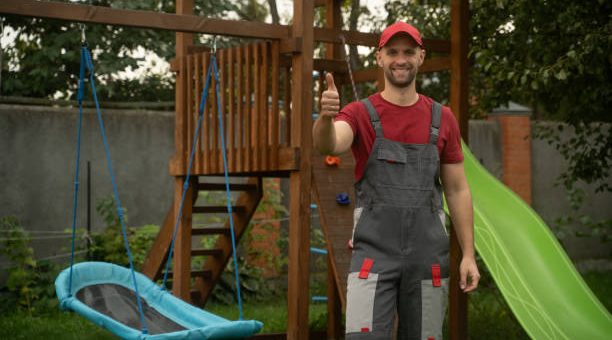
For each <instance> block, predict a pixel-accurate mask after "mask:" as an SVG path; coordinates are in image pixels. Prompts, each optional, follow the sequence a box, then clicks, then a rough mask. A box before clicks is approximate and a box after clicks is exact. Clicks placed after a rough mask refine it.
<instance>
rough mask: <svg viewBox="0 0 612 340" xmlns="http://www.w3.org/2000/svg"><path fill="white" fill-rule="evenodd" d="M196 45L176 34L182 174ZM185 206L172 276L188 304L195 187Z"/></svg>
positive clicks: (188, 2)
mask: <svg viewBox="0 0 612 340" xmlns="http://www.w3.org/2000/svg"><path fill="white" fill-rule="evenodd" d="M176 12H177V13H178V14H191V13H192V12H193V0H177V2H176ZM191 45H193V35H192V34H190V33H177V34H176V58H177V59H178V60H180V61H181V67H180V71H179V72H178V73H177V75H176V84H177V85H176V90H175V91H176V92H175V101H176V118H175V124H176V126H175V130H174V131H175V132H174V144H175V155H174V158H175V159H177V160H178V164H179V167H180V168H181V170H184V169H185V157H184V156H185V154H186V153H185V150H186V148H187V145H186V144H185V136H187V135H188V132H187V131H186V130H185V127H186V124H185V123H184V122H186V119H187V114H188V105H189V104H188V103H187V98H186V93H187V91H188V90H189V86H188V83H187V75H186V72H185V71H186V70H185V67H184V63H185V62H186V60H185V56H186V55H187V49H188V48H189V46H191ZM185 179H186V178H185V177H182V176H178V177H175V179H174V214H173V217H174V220H176V217H177V216H178V215H179V212H180V208H181V207H180V204H179V202H180V201H181V197H182V191H183V186H184V184H185ZM185 197H186V202H185V205H184V208H183V211H182V215H181V219H180V221H179V225H178V228H179V229H178V232H177V235H176V240H175V250H174V254H173V256H174V257H173V259H172V260H173V261H172V263H173V272H174V275H173V276H172V293H173V294H174V296H177V297H179V298H181V299H183V300H185V301H187V302H189V301H190V299H191V296H190V293H189V291H190V288H191V276H190V275H191V207H192V205H193V202H192V199H191V198H192V186H191V185H189V189H188V191H187V193H186V196H185Z"/></svg>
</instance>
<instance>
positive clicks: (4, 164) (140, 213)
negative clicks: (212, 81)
mask: <svg viewBox="0 0 612 340" xmlns="http://www.w3.org/2000/svg"><path fill="white" fill-rule="evenodd" d="M77 112H78V111H77V110H76V109H70V108H53V107H40V106H14V105H0V216H7V215H15V216H17V217H18V218H19V219H20V220H21V222H22V224H23V225H24V226H25V227H26V228H27V229H28V230H31V231H33V236H34V237H43V236H45V237H48V236H49V235H48V234H45V235H42V236H41V234H40V233H38V231H40V230H47V231H62V230H65V229H68V228H70V227H71V213H72V212H71V209H72V193H73V186H74V185H73V176H74V157H75V140H76V117H77ZM103 114H104V120H105V127H106V132H107V135H108V140H109V145H110V150H111V156H112V161H113V166H114V170H115V175H116V180H117V183H118V186H119V195H120V199H121V201H122V204H123V206H124V207H126V208H127V215H128V217H129V221H128V225H130V226H140V225H143V224H148V223H153V224H158V225H159V224H161V222H162V220H163V218H164V216H165V214H166V212H167V211H168V209H169V207H170V204H171V202H172V193H173V191H172V190H173V186H172V178H171V177H170V176H169V175H168V160H169V158H170V157H171V155H172V154H173V152H174V142H173V139H174V114H173V112H160V111H127V110H108V109H105V110H103ZM532 147H533V163H532V168H533V207H534V208H535V210H536V211H537V212H538V213H539V214H540V215H542V217H543V218H544V220H546V221H547V222H548V223H549V224H550V223H552V222H553V221H554V220H555V219H557V218H559V217H562V216H563V215H565V214H568V213H570V209H569V204H568V203H567V200H566V199H565V193H564V190H563V189H562V188H559V187H556V186H555V185H554V181H555V178H556V177H557V176H558V174H559V173H560V171H562V169H564V168H565V162H564V160H563V158H562V157H561V156H560V155H559V154H558V153H557V151H556V150H555V149H554V148H552V147H551V146H549V145H547V144H546V143H544V142H542V141H539V140H534V141H533V144H532ZM470 148H471V150H472V152H473V153H474V154H475V155H476V157H477V158H478V159H480V161H481V162H482V163H483V164H484V166H485V167H486V168H487V169H489V171H491V172H492V173H493V174H494V175H495V176H497V177H498V178H502V175H503V174H502V165H501V164H502V150H501V143H500V129H499V125H498V122H495V121H470ZM88 160H89V161H91V164H92V165H91V166H92V197H93V198H92V200H93V204H94V208H93V223H92V224H93V229H94V230H99V229H101V228H102V227H103V226H104V225H103V222H102V221H101V219H100V218H99V216H98V215H97V213H96V212H95V202H96V201H98V200H99V199H100V198H106V197H110V196H111V195H112V187H111V183H110V177H109V175H108V169H107V165H106V160H105V156H104V150H103V146H102V140H101V137H100V132H99V128H98V125H97V119H96V117H95V111H93V110H87V111H86V112H85V118H84V122H83V133H82V150H81V161H82V167H81V181H80V183H81V184H80V188H79V191H80V196H79V220H78V226H79V227H81V228H85V190H86V177H85V162H86V161H88ZM611 206H612V195H610V194H598V195H591V196H590V198H589V199H587V201H586V202H585V207H586V208H585V211H584V212H585V213H588V214H591V215H592V216H593V217H596V218H607V219H611V218H612V209H610V208H609V207H611ZM564 245H565V246H566V249H567V250H568V252H569V254H570V256H571V257H572V258H574V259H578V260H579V259H584V258H589V257H600V258H610V257H611V255H612V251H611V249H610V247H611V245H610V244H603V245H601V244H600V243H599V242H598V241H597V240H593V239H590V240H585V239H579V238H572V237H570V238H568V239H566V240H565V241H564ZM34 247H35V250H36V256H37V257H39V258H40V257H48V256H55V255H60V254H62V253H66V250H67V249H69V239H67V238H52V239H44V240H38V241H37V242H35V243H34Z"/></svg>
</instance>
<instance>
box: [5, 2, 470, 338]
mask: <svg viewBox="0 0 612 340" xmlns="http://www.w3.org/2000/svg"><path fill="white" fill-rule="evenodd" d="M450 3H451V39H450V41H444V40H433V39H425V41H424V44H425V46H426V49H427V50H428V51H430V52H435V53H436V54H437V55H444V56H443V57H435V58H428V59H426V61H425V64H424V65H423V67H422V68H421V69H420V70H419V71H420V72H421V73H423V72H432V71H441V70H450V74H451V82H450V107H451V109H452V111H453V112H454V114H455V115H456V117H457V119H458V121H459V126H460V129H461V133H462V136H463V138H464V140H466V141H467V138H468V135H467V132H468V129H467V124H468V60H467V53H468V38H469V32H468V16H469V3H468V1H467V0H451V1H450ZM341 4H342V1H340V0H295V1H294V8H293V24H292V25H273V24H265V23H257V22H247V21H239V22H238V21H233V20H221V19H209V18H204V17H199V16H195V15H193V8H194V0H176V14H170V13H160V12H153V11H134V10H122V9H114V8H108V7H98V6H90V5H78V4H68V3H57V2H52V1H51V2H38V1H34V0H3V1H1V2H0V13H2V14H8V15H19V16H30V17H39V18H49V19H56V20H67V21H73V22H81V23H88V24H108V25H119V26H130V27H140V28H143V29H161V30H170V31H174V32H176V56H175V58H174V59H173V60H172V61H171V67H172V70H173V71H174V72H175V73H176V97H175V98H176V99H175V110H176V115H175V135H174V136H175V154H174V156H173V157H172V159H171V160H170V164H169V172H170V175H171V176H173V178H174V183H175V184H174V192H173V197H174V204H173V205H172V206H171V207H169V210H168V213H167V216H166V218H165V220H164V222H163V224H162V227H161V229H160V232H159V234H158V236H157V239H156V240H155V244H154V246H153V248H152V249H151V250H150V252H149V256H148V258H147V260H146V263H145V264H144V266H143V269H142V272H143V274H145V275H147V276H148V277H150V278H152V279H155V278H158V277H159V275H160V273H161V271H162V267H163V264H164V259H165V258H166V256H167V254H168V251H169V248H170V242H171V239H172V230H173V228H174V220H175V218H176V216H177V215H178V209H179V204H178V202H180V200H181V192H182V188H183V185H184V182H185V176H186V173H187V165H188V159H189V152H190V150H191V147H192V145H191V144H192V140H193V138H194V131H195V122H196V121H197V115H198V103H199V102H200V99H201V98H200V96H201V93H202V89H203V87H204V84H203V79H204V76H205V72H206V69H207V68H208V64H209V63H210V53H211V52H210V50H209V49H206V48H203V47H202V46H196V45H194V34H212V35H224V36H235V37H244V38H253V39H257V40H254V41H253V42H252V43H249V44H245V45H240V46H235V47H231V48H227V49H221V50H218V51H216V53H217V58H218V62H219V72H220V84H219V85H220V88H221V91H220V93H219V96H220V98H219V99H220V102H221V105H222V108H223V112H224V114H225V116H224V122H223V126H224V127H225V135H226V138H227V145H226V146H227V147H226V150H222V148H221V146H220V143H219V142H218V130H219V124H220V122H219V121H218V120H217V116H216V115H215V109H214V106H213V105H216V103H217V98H216V97H215V96H216V94H215V91H210V92H209V96H210V97H209V100H208V103H209V107H207V108H206V109H205V111H204V118H203V119H204V121H203V130H202V131H201V133H200V135H199V136H197V138H198V143H197V150H196V154H195V162H194V165H193V168H192V176H193V177H192V180H191V181H190V183H189V184H188V185H189V192H188V193H187V198H188V199H187V201H186V204H185V206H184V210H183V213H182V219H181V221H180V229H179V233H178V236H177V239H176V244H175V252H174V258H173V272H172V290H173V293H174V295H176V296H178V297H180V298H182V299H184V300H185V301H188V302H191V303H193V304H196V305H200V306H203V305H204V304H205V303H206V300H207V299H208V297H209V295H210V293H211V292H212V289H213V288H214V286H215V283H216V282H217V280H218V279H219V277H220V275H221V273H222V271H223V269H224V268H225V266H226V264H227V261H228V259H229V258H230V257H231V256H232V254H231V252H232V250H231V249H232V247H231V240H230V233H229V223H226V224H225V226H224V227H217V228H211V227H208V228H192V215H193V214H214V213H219V212H224V211H225V207H217V206H200V205H197V203H196V199H197V193H198V192H199V191H215V190H225V186H224V185H220V184H218V183H214V182H207V181H206V179H207V176H219V175H223V162H222V158H221V155H222V153H223V152H226V153H227V159H228V170H229V174H230V176H232V177H233V178H240V180H237V181H234V182H233V183H232V184H231V189H232V190H233V191H235V192H239V193H240V194H239V196H238V198H237V200H236V201H235V203H234V205H235V206H234V209H233V210H234V213H233V214H234V215H233V216H234V223H235V232H236V237H237V239H239V238H240V236H241V235H242V234H243V232H244V231H245V230H246V227H247V226H248V224H249V222H250V219H251V217H252V215H253V213H254V212H255V209H256V208H257V205H258V203H259V201H260V200H261V198H262V193H263V189H262V178H263V177H288V178H289V183H290V184H289V186H290V206H289V213H290V217H289V218H290V220H289V254H288V256H289V267H288V268H289V269H288V271H289V272H288V292H287V299H288V324H287V336H286V338H287V339H308V338H309V329H308V309H309V301H310V296H309V264H310V224H311V202H312V200H313V196H314V199H315V200H316V202H317V203H318V206H319V209H320V216H321V225H322V228H323V230H324V233H325V235H326V240H327V244H328V249H327V250H328V254H329V256H328V259H329V261H328V263H329V266H328V268H329V275H328V276H329V283H330V284H329V285H328V286H329V287H330V288H329V289H328V329H327V338H328V339H337V338H341V337H342V330H341V326H340V321H341V315H342V314H341V309H342V308H343V306H344V303H345V302H344V299H345V292H346V287H345V286H346V275H347V269H348V260H349V259H350V253H349V251H348V250H347V248H346V242H347V240H348V239H349V238H350V233H351V229H352V209H351V207H350V206H349V207H346V206H338V205H336V204H335V202H334V200H333V198H332V199H331V200H330V197H332V196H333V197H335V195H336V193H338V191H339V190H341V191H346V192H350V191H351V190H352V187H351V186H352V178H353V175H352V167H351V163H352V157H350V155H344V156H343V158H342V159H343V162H342V166H341V167H339V168H336V169H332V168H329V167H325V166H324V165H323V161H322V157H321V156H320V155H316V154H315V152H314V151H313V147H312V137H311V136H312V134H311V129H312V112H313V109H314V108H313V98H314V97H315V96H318V95H319V94H318V93H316V92H315V90H314V89H315V88H318V89H321V88H323V86H322V85H323V84H322V79H323V77H319V79H318V80H313V76H312V75H313V71H320V72H323V71H326V72H333V73H334V74H335V76H336V81H337V83H343V82H344V83H346V82H347V81H348V80H349V76H348V69H347V65H346V63H345V61H344V53H345V52H344V51H345V50H344V48H343V45H342V43H343V40H342V39H345V41H346V43H347V44H352V45H363V46H369V47H375V46H377V43H378V34H375V33H363V32H354V31H343V30H342V27H343V23H342V16H341V12H340V10H341ZM320 7H323V8H324V10H325V27H313V25H314V14H315V9H316V8H320ZM319 43H322V44H324V48H325V57H324V58H321V59H316V58H314V50H315V47H317V46H318V45H317V44H319ZM354 79H355V81H356V82H357V83H360V82H376V81H378V84H379V86H382V84H384V82H382V81H380V80H381V79H382V72H379V70H378V69H376V68H374V69H367V70H359V71H356V72H354ZM315 82H319V84H318V85H319V86H318V87H315V85H316V84H315ZM213 88H214V87H213ZM281 103H282V105H281ZM281 106H282V107H281ZM245 178H246V179H245ZM351 201H352V200H351ZM198 235H218V236H217V241H216V244H215V246H214V247H212V248H210V249H197V248H196V249H192V237H193V236H198ZM195 256H204V257H205V261H204V264H203V267H202V268H198V269H197V270H192V257H195ZM459 260H460V250H459V246H458V243H457V241H456V238H455V236H454V233H452V232H451V268H452V269H451V284H450V305H449V306H450V308H449V313H450V317H449V334H450V338H451V339H466V338H467V296H466V295H465V294H463V293H462V292H461V291H460V290H459V285H458V283H457V282H458V267H459V266H458V265H459ZM192 278H193V279H194V280H193V282H195V284H194V285H192ZM262 337H264V336H262Z"/></svg>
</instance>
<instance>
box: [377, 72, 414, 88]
mask: <svg viewBox="0 0 612 340" xmlns="http://www.w3.org/2000/svg"><path fill="white" fill-rule="evenodd" d="M416 74H417V70H416V68H413V69H411V70H410V71H408V77H407V78H406V80H398V79H396V78H395V76H394V75H393V71H391V69H390V68H388V69H386V70H385V78H386V79H387V80H388V81H389V83H391V85H393V86H395V87H397V88H406V87H409V86H410V85H411V84H412V82H413V81H414V79H415V78H416Z"/></svg>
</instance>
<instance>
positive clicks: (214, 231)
mask: <svg viewBox="0 0 612 340" xmlns="http://www.w3.org/2000/svg"><path fill="white" fill-rule="evenodd" d="M219 234H226V235H229V234H230V229H229V228H224V227H218V228H193V229H191V235H219Z"/></svg>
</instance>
